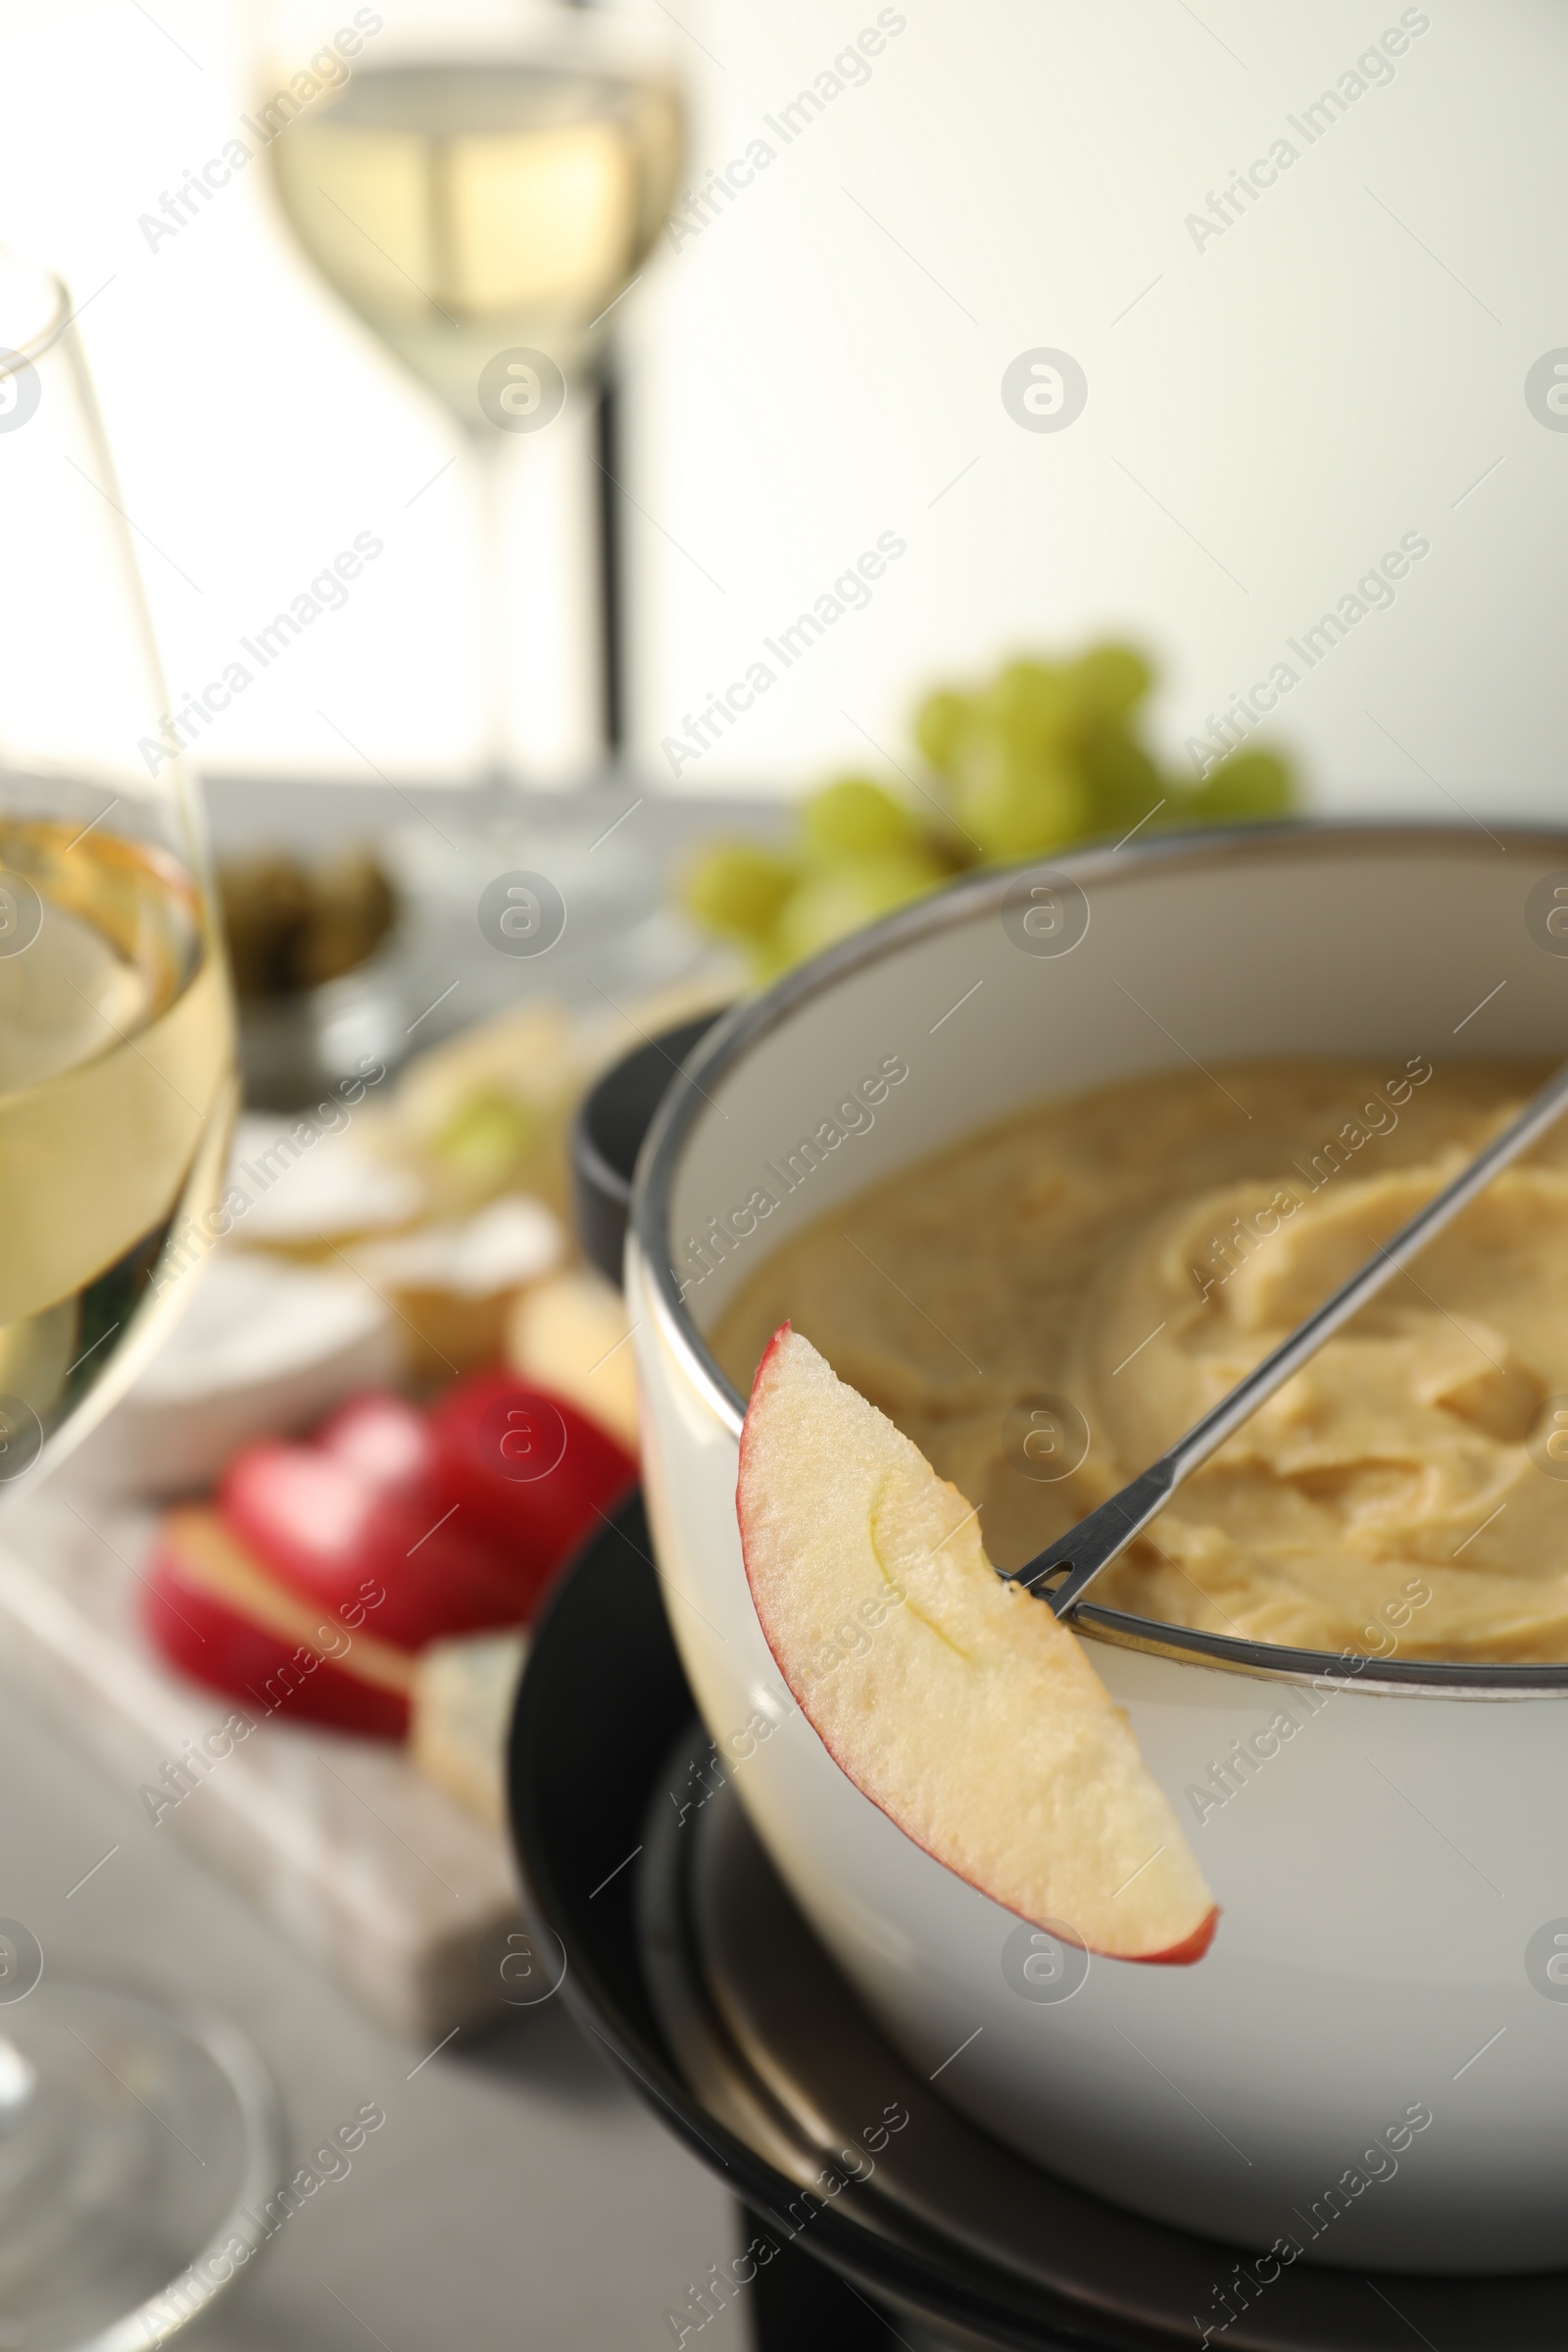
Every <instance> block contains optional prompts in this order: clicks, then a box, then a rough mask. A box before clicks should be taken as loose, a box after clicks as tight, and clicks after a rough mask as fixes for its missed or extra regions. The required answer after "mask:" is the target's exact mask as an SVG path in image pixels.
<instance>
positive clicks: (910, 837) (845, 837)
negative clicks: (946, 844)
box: [801, 776, 920, 860]
mask: <svg viewBox="0 0 1568 2352" xmlns="http://www.w3.org/2000/svg"><path fill="white" fill-rule="evenodd" d="M801 821H802V828H803V830H804V832H805V835H806V846H807V850H808V852H809V854H810V855H812V856H814V857H817V858H824V859H828V860H837V859H841V858H871V857H876V856H878V855H880V854H881V853H882V852H884V851H888V850H902V849H910V848H913V847H915V846H916V845H917V844H918V842H919V838H920V828H919V826H918V824H917V823H916V821H915V819H914V817H913V816H912V815H911V814H910V812H909V810H908V809H906V808H905V806H904V804H903V803H902V802H901V801H896V800H895V799H894V797H893V795H892V793H890V792H886V791H884V790H883V788H882V786H881V785H880V784H872V783H870V782H869V781H868V780H867V779H866V778H865V777H863V776H845V777H844V778H842V779H841V781H840V782H838V783H837V784H828V785H825V786H824V787H823V789H822V791H820V792H816V793H813V794H812V795H811V798H810V799H809V801H808V802H807V804H806V807H805V809H803V810H802V820H801Z"/></svg>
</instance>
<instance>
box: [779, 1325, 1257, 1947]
mask: <svg viewBox="0 0 1568 2352" xmlns="http://www.w3.org/2000/svg"><path fill="white" fill-rule="evenodd" d="M737 1504H738V1509H739V1514H740V1527H741V1543H742V1546H743V1549H744V1552H745V1557H746V1573H747V1577H748V1578H749V1580H750V1583H751V1588H752V1597H753V1599H754V1600H755V1602H756V1604H757V1613H758V1615H759V1617H760V1620H761V1624H762V1631H763V1633H764V1634H765V1635H766V1637H767V1642H768V1646H769V1648H770V1649H771V1650H772V1652H773V1655H774V1657H775V1658H776V1659H777V1661H778V1664H779V1668H780V1670H781V1672H782V1673H783V1676H784V1679H785V1681H786V1682H787V1683H788V1684H789V1687H790V1689H791V1690H792V1691H794V1693H795V1695H796V1697H797V1698H798V1699H799V1701H800V1703H801V1708H802V1711H803V1713H804V1714H805V1715H806V1717H807V1719H808V1720H809V1723H810V1724H811V1726H812V1728H813V1729H814V1730H815V1732H816V1734H817V1736H818V1738H819V1739H820V1740H821V1741H822V1743H823V1745H824V1746H825V1747H826V1749H827V1751H828V1753H829V1755H831V1756H832V1757H833V1759H834V1761H835V1762H836V1763H837V1764H838V1765H839V1766H840V1767H841V1769H842V1770H843V1771H844V1772H846V1773H847V1774H848V1775H849V1777H850V1779H851V1780H852V1781H853V1782H854V1783H855V1785H856V1787H857V1788H858V1789H861V1790H862V1791H863V1792H864V1794H865V1795H867V1796H868V1797H870V1799H871V1801H872V1803H873V1804H876V1805H879V1806H880V1807H881V1809H882V1811H883V1812H884V1813H886V1814H887V1815H888V1816H889V1817H890V1818H891V1819H892V1820H893V1821H896V1822H897V1823H898V1825H899V1827H900V1829H902V1830H904V1831H905V1832H906V1833H907V1835H908V1836H909V1837H910V1838H914V1839H915V1841H916V1842H917V1843H918V1844H920V1845H922V1846H924V1847H925V1849H926V1851H927V1852H928V1853H930V1854H933V1855H934V1856H935V1857H936V1859H937V1860H938V1861H939V1862H943V1863H945V1864H946V1865H947V1867H948V1868H949V1869H950V1870H954V1871H956V1872H957V1873H958V1875H959V1876H960V1877H961V1878H964V1879H967V1880H968V1881H969V1883H970V1884H971V1885H972V1886H974V1887H978V1888H979V1889H980V1890H981V1892H982V1893H984V1894H988V1895H990V1896H992V1897H993V1899H994V1900H995V1901H997V1902H999V1903H1004V1904H1005V1905H1006V1907H1007V1909H1008V1910H1010V1911H1015V1912H1017V1913H1018V1915H1019V1916H1020V1918H1023V1919H1026V1920H1031V1921H1033V1922H1035V1923H1036V1924H1038V1925H1041V1926H1044V1927H1048V1928H1050V1929H1051V1930H1053V1931H1054V1932H1056V1933H1065V1934H1067V1935H1068V1936H1071V1937H1072V1938H1073V1939H1074V1940H1075V1941H1077V1942H1079V1943H1082V1944H1083V1945H1085V1946H1086V1947H1087V1948H1088V1949H1089V1950H1091V1951H1095V1952H1102V1953H1105V1954H1108V1955H1109V1956H1111V1957H1113V1958H1116V1959H1122V1960H1161V1961H1183V1962H1185V1961H1193V1960H1198V1959H1201V1957H1202V1955H1203V1953H1204V1952H1205V1951H1206V1950H1207V1949H1208V1946H1209V1942H1210V1940H1211V1939H1212V1936H1213V1933H1214V1923H1215V1920H1216V1919H1217V1917H1218V1913H1217V1911H1216V1909H1215V1905H1214V1900H1213V1897H1212V1895H1211V1894H1210V1893H1209V1891H1208V1888H1207V1887H1206V1886H1205V1885H1204V1883H1203V1878H1202V1874H1201V1871H1200V1870H1199V1867H1198V1864H1197V1862H1196V1861H1195V1860H1194V1858H1193V1855H1192V1853H1191V1851H1190V1850H1189V1848H1188V1844H1187V1840H1186V1838H1184V1837H1183V1835H1182V1832H1181V1828H1180V1826H1179V1824H1178V1822H1177V1819H1176V1816H1175V1814H1174V1813H1173V1812H1172V1810H1171V1807H1170V1805H1169V1803H1168V1802H1167V1800H1166V1798H1165V1795H1164V1792H1163V1791H1162V1790H1161V1789H1160V1788H1159V1786H1158V1784H1157V1783H1156V1782H1155V1780H1154V1779H1153V1776H1152V1774H1151V1773H1150V1771H1149V1769H1148V1767H1147V1766H1146V1765H1145V1763H1144V1761H1143V1758H1142V1757H1141V1755H1140V1754H1139V1752H1138V1743H1137V1741H1136V1740H1135V1739H1134V1737H1133V1734H1132V1731H1131V1729H1130V1728H1129V1726H1128V1723H1127V1719H1126V1717H1125V1716H1124V1715H1123V1713H1122V1712H1121V1710H1120V1709H1119V1708H1118V1707H1116V1706H1114V1705H1113V1704H1112V1702H1111V1699H1110V1695H1109V1693H1108V1691H1106V1690H1105V1687H1104V1685H1103V1683H1102V1682H1101V1680H1100V1677H1099V1676H1098V1675H1097V1674H1096V1673H1095V1671H1094V1668H1093V1667H1092V1666H1091V1665H1090V1663H1089V1661H1088V1659H1087V1657H1086V1656H1085V1655H1084V1652H1083V1650H1082V1648H1081V1647H1080V1645H1079V1642H1078V1641H1077V1638H1076V1636H1075V1635H1073V1634H1072V1633H1071V1632H1070V1631H1069V1630H1068V1628H1067V1627H1066V1626H1064V1625H1062V1624H1060V1623H1059V1622H1058V1621H1057V1619H1056V1618H1055V1617H1054V1615H1053V1613H1052V1611H1051V1610H1050V1608H1048V1607H1047V1605H1046V1603H1045V1602H1044V1601H1041V1600H1036V1599H1035V1598H1034V1597H1033V1595H1032V1594H1030V1593H1025V1592H1022V1591H1021V1590H1019V1589H1018V1588H1017V1587H1015V1586H1010V1585H1004V1584H1003V1583H1002V1582H1001V1580H1000V1579H999V1578H998V1576H997V1574H996V1572H995V1570H994V1569H993V1568H992V1566H991V1563H990V1562H989V1561H988V1559H987V1558H986V1555H985V1551H984V1549H983V1547H982V1545H981V1542H980V1534H979V1529H978V1526H977V1524H976V1519H977V1514H976V1513H975V1512H974V1511H973V1510H971V1509H970V1507H969V1505H968V1504H967V1503H966V1502H965V1501H964V1498H963V1496H962V1495H960V1494H959V1493H958V1492H957V1489H956V1488H955V1487H951V1486H948V1485H947V1484H946V1483H945V1482H944V1481H943V1480H941V1479H939V1478H938V1477H937V1475H936V1472H935V1471H934V1470H933V1469H932V1468H931V1465H930V1463H929V1462H928V1461H927V1460H926V1459H925V1456H924V1455H923V1454H922V1453H921V1452H920V1450H919V1448H918V1446H913V1445H911V1443H910V1442H909V1440H908V1439H907V1438H906V1437H905V1436H903V1435H902V1433H901V1432H900V1431H899V1430H897V1429H895V1427H894V1426H893V1423H892V1422H891V1421H889V1420H888V1419H887V1418H886V1417H885V1416H884V1415H883V1414H881V1413H879V1412H878V1411H877V1409H876V1407H875V1406H874V1405H872V1404H868V1403H867V1402H866V1400H865V1398H864V1397H861V1396H860V1395H858V1392H857V1391H856V1390H854V1389H852V1388H849V1387H847V1386H846V1384H845V1383H844V1382H843V1381H841V1380H840V1379H838V1377H837V1376H836V1375H835V1373H834V1372H833V1370H832V1367H831V1366H830V1365H829V1364H828V1363H827V1362H825V1361H824V1359H823V1358H822V1357H821V1356H820V1355H818V1353H817V1351H816V1349H815V1348H813V1347H811V1345H810V1343H809V1341H807V1340H804V1339H803V1338H802V1337H801V1336H800V1334H799V1333H798V1332H794V1331H792V1330H791V1329H790V1327H789V1325H788V1324H785V1325H784V1327H783V1329H782V1330H780V1331H778V1332H775V1334H774V1336H773V1339H772V1341H771V1342H770V1344H769V1346H768V1349H767V1353H766V1354H765V1355H764V1356H763V1358H762V1361H761V1364H760V1366H759V1369H758V1374H757V1380H756V1384H755V1386H754V1387H753V1390H752V1399H751V1405H750V1409H749V1410H748V1412H747V1416H746V1427H745V1431H744V1433H743V1435H742V1438H741V1470H740V1485H739V1489H738V1493H737Z"/></svg>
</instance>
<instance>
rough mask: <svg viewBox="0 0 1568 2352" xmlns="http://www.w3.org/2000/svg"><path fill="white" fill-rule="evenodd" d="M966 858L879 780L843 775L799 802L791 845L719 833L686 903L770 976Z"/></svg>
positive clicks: (760, 974)
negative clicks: (773, 846)
mask: <svg viewBox="0 0 1568 2352" xmlns="http://www.w3.org/2000/svg"><path fill="white" fill-rule="evenodd" d="M933 813H935V812H934V811H933ZM963 862H964V860H963V859H961V858H958V857H957V856H956V855H955V854H954V852H953V849H952V847H951V846H950V845H949V844H948V843H947V842H946V841H944V840H942V839H940V838H938V837H937V835H936V834H935V833H934V831H933V829H932V828H930V827H928V826H926V825H924V824H923V823H922V821H921V819H920V818H919V817H918V816H916V815H915V814H914V812H913V811H912V810H911V809H908V808H907V807H906V806H905V804H904V802H902V801H900V800H897V799H895V797H894V795H893V794H892V793H891V792H887V791H885V790H884V789H883V787H882V786H881V785H880V784H874V783H872V782H871V781H870V779H869V778H868V777H865V776H844V777H841V778H840V780H839V781H838V782H837V783H836V784H829V785H827V786H826V787H825V788H824V789H823V790H822V791H821V792H817V793H813V794H812V795H811V797H810V799H809V801H807V802H806V803H805V805H804V807H803V808H802V809H801V811H800V820H799V823H798V826H797V837H796V840H795V842H794V844H793V845H792V846H791V847H790V848H789V849H786V850H770V849H763V848H761V847H760V846H759V845H757V844H755V843H752V842H718V843H715V844H714V846H713V847H712V848H711V849H709V850H707V851H705V852H704V853H703V854H702V856H701V857H700V858H699V859H698V862H697V864H696V865H695V866H694V868H693V869H692V871H691V873H690V874H689V876H688V877H687V882H686V891H685V900H686V907H687V910H688V912H689V913H691V914H692V915H694V916H695V917H696V919H697V921H698V922H699V923H700V924H701V926H702V928H703V929H704V930H705V931H709V932H712V933H713V934H715V935H716V936H717V937H718V938H720V939H732V940H735V941H737V942H738V943H739V944H740V945H741V946H742V947H744V948H745V949H746V950H747V952H748V954H749V956H750V958H751V962H752V968H753V971H754V973H755V975H756V977H757V978H758V979H759V980H770V979H772V978H773V977H774V976H775V975H776V974H777V973H779V972H782V971H787V970H788V969H789V967H790V965H791V964H792V963H800V962H802V961H803V960H804V959H805V958H806V957H807V956H814V955H815V954H816V953H817V951H818V949H820V948H826V947H831V946H832V944H833V942H834V941H835V940H836V939H845V938H847V937H848V935H849V934H850V932H852V931H859V930H863V928H864V927H865V925H866V924H867V923H874V922H875V921H876V920H877V919H878V917H879V916H881V915H884V914H891V913H892V912H893V909H894V908H895V907H903V906H905V905H907V903H908V901H909V900H911V899H918V898H923V897H924V895H925V893H926V892H927V891H928V890H935V889H936V888H937V887H938V885H939V884H940V883H943V882H946V881H947V880H948V879H949V878H950V876H951V875H953V874H955V873H956V872H957V871H958V869H959V867H960V865H961V864H962V863H963Z"/></svg>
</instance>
